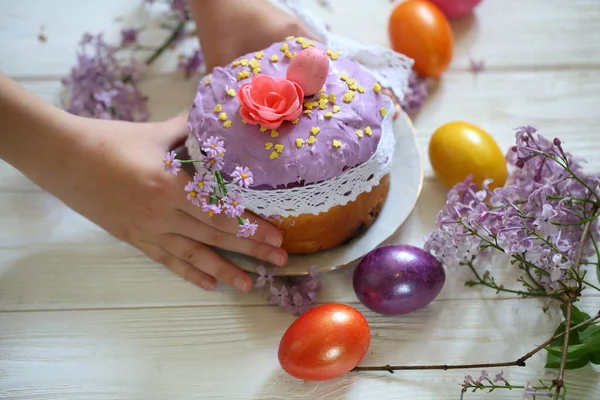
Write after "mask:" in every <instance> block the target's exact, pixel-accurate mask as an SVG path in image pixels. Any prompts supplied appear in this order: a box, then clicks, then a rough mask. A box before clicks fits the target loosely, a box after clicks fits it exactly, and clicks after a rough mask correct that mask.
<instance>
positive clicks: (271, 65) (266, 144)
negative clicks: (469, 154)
mask: <svg viewBox="0 0 600 400" xmlns="http://www.w3.org/2000/svg"><path fill="white" fill-rule="evenodd" d="M306 42H308V41H306ZM283 43H287V45H288V48H289V52H291V53H294V52H296V53H297V52H300V51H302V44H300V43H298V42H297V41H296V39H290V40H286V41H285V42H279V43H275V44H273V45H272V46H270V47H269V48H267V49H265V50H264V51H262V52H259V53H258V54H259V57H257V56H256V54H257V53H250V54H247V55H244V56H242V57H240V58H238V59H236V60H235V62H234V63H232V64H229V65H227V66H226V67H223V68H222V67H217V68H215V69H214V70H213V72H212V73H211V74H210V75H208V76H207V77H206V78H204V79H202V80H201V81H200V83H199V84H198V89H197V92H196V97H195V99H194V103H193V105H192V107H191V110H190V115H189V121H188V125H189V128H190V131H191V133H192V134H193V135H194V137H195V138H196V139H197V140H199V141H204V140H205V139H207V138H208V137H210V136H219V137H221V138H223V140H224V141H225V147H226V149H227V152H226V155H225V166H224V168H223V173H224V174H225V175H226V176H227V175H229V174H230V173H231V172H232V171H233V170H234V168H235V166H237V165H243V166H246V167H248V168H250V169H251V170H252V173H253V175H254V186H253V188H255V189H269V188H284V187H293V186H298V185H307V184H311V183H315V182H320V181H324V180H327V179H330V178H333V177H336V176H339V175H340V174H341V173H342V172H343V171H344V170H346V169H347V168H352V167H354V166H356V165H359V164H361V163H363V162H365V161H367V160H368V159H369V158H370V157H371V155H372V154H373V153H374V152H375V150H376V148H377V144H378V143H379V139H380V137H381V123H382V121H383V115H382V113H381V109H382V108H385V107H388V106H389V104H390V103H389V98H387V96H386V95H384V94H383V93H381V92H380V91H379V90H377V91H376V90H374V85H376V83H377V80H376V78H375V77H374V76H373V75H372V74H371V73H369V72H368V71H367V70H366V69H365V68H363V67H362V66H361V65H360V64H358V63H356V62H354V61H351V60H349V59H346V58H344V57H343V55H338V54H336V53H335V49H331V50H333V53H332V52H331V51H329V52H328V54H330V56H331V61H330V63H329V74H328V76H327V81H326V83H325V85H324V86H323V89H322V91H323V92H324V93H325V94H326V95H327V98H328V99H330V96H331V94H334V95H335V102H334V103H331V102H328V104H327V107H326V109H321V108H320V107H319V106H318V105H316V106H315V107H313V108H312V112H311V113H310V114H305V113H303V114H302V115H301V116H300V117H299V121H297V123H296V124H294V123H292V122H290V121H284V122H283V124H282V125H281V126H280V127H279V128H277V132H278V133H279V135H278V136H277V137H272V136H271V130H270V129H268V130H266V131H264V132H261V130H260V126H259V125H252V124H246V123H244V122H243V121H242V119H241V117H240V114H239V108H240V103H239V100H238V98H237V97H236V96H231V95H228V94H227V91H228V90H230V89H233V90H234V91H235V93H236V94H237V91H238V89H239V87H240V86H241V85H242V84H244V83H247V82H251V81H252V77H253V71H252V70H253V68H252V67H251V66H249V65H245V66H244V65H237V64H238V62H240V61H242V60H246V62H244V64H247V62H249V61H251V60H255V61H252V63H253V64H255V63H256V62H258V63H259V65H260V70H261V71H260V73H261V74H267V75H270V76H272V77H275V78H279V77H285V76H286V72H287V67H288V65H289V64H290V61H291V59H290V58H289V57H286V56H285V52H284V51H282V50H281V47H282V44H283ZM311 43H312V42H311ZM314 45H315V46H316V47H317V48H320V49H322V50H324V51H326V50H328V49H327V48H326V47H324V46H323V45H322V44H320V43H314ZM260 53H263V54H262V57H260ZM273 55H276V56H277V58H278V61H276V62H273V61H272V60H271V57H272V56H273ZM336 56H337V57H336ZM336 58H337V59H336ZM241 71H248V72H249V76H248V77H247V78H245V79H241V80H238V73H239V72H241ZM343 74H345V75H344V77H345V76H347V77H348V79H354V80H355V82H354V85H356V86H355V87H354V90H351V89H350V88H349V84H348V81H347V80H343V79H342V75H343ZM357 88H358V89H357ZM348 92H354V98H353V99H352V100H351V101H350V102H349V103H348V102H345V101H344V95H345V94H346V93H348ZM361 92H362V93H361ZM230 93H231V92H230ZM311 101H317V102H318V101H319V93H317V94H316V95H314V96H308V97H304V99H303V103H307V102H311ZM218 105H220V108H221V110H220V111H218V112H215V107H217V106H218ZM333 106H339V107H340V110H339V111H338V112H335V113H334V112H333ZM303 109H304V110H306V109H307V108H306V107H304V108H303ZM386 111H389V112H393V110H386ZM223 112H224V113H225V114H226V116H227V121H231V122H230V123H231V127H229V128H226V127H225V126H224V122H226V121H223V120H220V119H219V115H220V114H221V113H223ZM326 113H331V114H332V115H331V116H330V117H329V118H326V116H325V115H326ZM314 127H318V128H320V131H319V132H318V134H316V135H312V134H311V129H312V128H314ZM367 127H369V128H370V133H371V134H370V135H369V134H367V133H366V132H365V131H367V132H368V131H369V129H367ZM357 130H359V131H362V137H359V135H360V132H359V134H358V135H357V133H356V131H357ZM310 136H314V142H313V143H312V144H309V143H308V141H309V137H310ZM296 139H302V141H303V143H302V145H301V147H300V148H299V147H298V145H297V141H296ZM334 141H335V143H336V144H338V145H339V144H340V143H341V145H340V146H339V147H335V146H334ZM338 141H339V142H338ZM275 145H283V150H282V151H281V152H278V154H277V158H274V159H272V158H271V157H273V155H272V153H273V152H274V151H276V148H275ZM278 148H279V149H280V150H281V147H280V146H278Z"/></svg>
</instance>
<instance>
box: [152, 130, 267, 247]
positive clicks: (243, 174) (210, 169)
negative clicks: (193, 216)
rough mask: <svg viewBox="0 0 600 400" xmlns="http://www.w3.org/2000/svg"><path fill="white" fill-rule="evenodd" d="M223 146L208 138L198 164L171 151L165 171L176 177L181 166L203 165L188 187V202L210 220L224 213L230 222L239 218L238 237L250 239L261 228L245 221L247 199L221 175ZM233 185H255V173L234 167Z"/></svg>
mask: <svg viewBox="0 0 600 400" xmlns="http://www.w3.org/2000/svg"><path fill="white" fill-rule="evenodd" d="M223 145H224V142H223V141H222V140H220V139H219V138H216V137H214V136H211V137H209V138H208V139H207V140H206V141H204V143H202V154H201V158H200V159H199V160H178V159H177V158H176V154H175V152H173V151H170V152H168V153H166V154H165V156H164V158H163V162H162V168H163V170H164V171H166V172H169V173H171V174H173V175H177V173H178V172H179V170H180V169H181V165H182V163H184V162H193V163H196V162H197V163H201V164H202V166H203V168H202V170H201V171H196V172H195V173H194V177H193V179H192V180H191V181H190V182H188V184H187V185H186V186H185V191H186V193H187V199H188V200H189V201H190V202H191V203H192V204H194V205H195V206H197V207H200V208H202V211H204V212H206V213H207V214H208V215H209V216H210V217H212V216H213V215H215V214H221V213H223V214H225V215H226V216H227V217H229V218H236V219H237V220H238V222H239V224H240V230H239V232H238V234H237V236H240V237H250V236H252V235H254V234H255V233H256V229H257V228H258V225H257V224H256V223H252V222H250V220H249V219H247V218H243V217H242V216H243V214H244V212H245V211H246V209H245V208H244V206H243V205H242V204H243V202H244V198H243V197H242V196H241V194H239V193H238V192H235V191H232V190H228V189H227V185H228V184H229V182H226V181H225V179H224V178H223V176H222V174H221V170H222V169H223V164H224V157H225V147H224V146H223ZM231 183H233V184H234V185H236V186H238V187H242V188H248V187H250V186H251V185H252V184H253V183H254V180H253V177H252V172H251V171H250V170H249V169H248V168H247V167H241V166H237V167H235V169H234V171H233V173H232V182H231Z"/></svg>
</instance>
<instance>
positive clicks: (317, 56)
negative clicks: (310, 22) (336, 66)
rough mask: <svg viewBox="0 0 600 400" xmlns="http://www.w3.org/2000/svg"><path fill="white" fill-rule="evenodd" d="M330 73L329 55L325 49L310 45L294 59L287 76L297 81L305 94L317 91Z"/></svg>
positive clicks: (308, 94) (310, 94) (309, 94)
mask: <svg viewBox="0 0 600 400" xmlns="http://www.w3.org/2000/svg"><path fill="white" fill-rule="evenodd" d="M328 73H329V56H328V55H327V53H325V52H324V51H323V50H321V49H318V48H316V47H309V48H307V49H304V50H302V51H301V52H299V53H298V54H296V56H295V57H294V58H293V59H292V61H291V62H290V65H289V67H288V69H287V74H286V77H287V79H289V80H290V81H294V82H296V83H297V84H298V85H300V87H301V88H302V90H303V91H304V95H305V96H312V95H314V94H315V93H317V92H318V91H319V90H321V88H322V87H323V85H324V84H325V81H326V80H327V74H328Z"/></svg>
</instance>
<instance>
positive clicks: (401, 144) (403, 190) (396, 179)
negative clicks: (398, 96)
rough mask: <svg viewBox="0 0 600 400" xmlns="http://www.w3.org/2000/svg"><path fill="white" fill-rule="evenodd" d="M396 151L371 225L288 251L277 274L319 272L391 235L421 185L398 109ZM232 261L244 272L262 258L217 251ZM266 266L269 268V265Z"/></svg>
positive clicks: (408, 130) (410, 131) (410, 132)
mask: <svg viewBox="0 0 600 400" xmlns="http://www.w3.org/2000/svg"><path fill="white" fill-rule="evenodd" d="M394 133H395V135H396V151H395V153H394V161H393V164H392V171H391V172H390V190H389V194H388V197H387V199H386V201H385V203H384V205H383V207H382V209H381V213H380V214H379V217H377V219H376V221H375V222H374V223H373V225H371V227H370V228H369V229H368V230H367V231H366V232H364V233H362V234H361V235H360V236H357V237H356V238H354V239H353V240H352V241H350V242H348V243H347V244H344V245H342V246H338V247H336V248H333V249H331V250H326V251H322V252H318V253H314V254H309V255H291V256H289V260H288V265H287V266H285V267H283V268H276V271H277V275H279V276H296V275H305V274H307V273H308V269H309V267H310V266H312V265H314V266H316V267H317V268H318V270H319V272H324V271H331V270H334V269H337V268H340V267H343V266H346V265H348V264H350V263H352V262H353V261H356V260H358V259H359V258H362V257H363V256H364V255H366V254H367V253H368V252H370V251H371V250H373V249H374V248H376V247H377V246H379V245H380V244H381V243H383V242H384V241H386V240H387V239H388V238H389V237H390V236H392V235H393V234H394V233H395V232H396V231H397V230H398V228H400V226H401V225H402V224H403V223H404V221H406V219H407V218H408V216H409V215H410V213H411V212H412V211H413V209H414V208H415V204H416V202H417V199H418V198H419V195H420V194H421V188H422V186H423V160H422V157H421V154H420V152H419V147H418V143H417V137H416V136H417V135H416V132H415V129H414V126H413V125H412V122H411V121H410V119H409V118H408V116H407V115H406V114H404V113H402V112H401V113H400V115H399V116H398V118H397V119H396V121H395V122H394ZM220 253H221V254H222V255H223V256H224V257H226V258H227V259H229V260H230V261H231V262H233V263H234V264H235V265H237V266H239V267H240V268H241V269H243V270H245V271H248V272H256V267H257V266H258V265H260V264H263V265H264V264H265V263H264V262H261V261H257V260H256V259H253V258H250V257H248V256H244V255H241V254H237V253H231V252H225V251H221V252H220ZM266 266H267V268H269V269H271V268H270V267H271V266H269V265H266Z"/></svg>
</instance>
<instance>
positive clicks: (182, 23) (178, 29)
mask: <svg viewBox="0 0 600 400" xmlns="http://www.w3.org/2000/svg"><path fill="white" fill-rule="evenodd" d="M184 27H185V21H180V22H179V23H178V24H177V26H176V27H175V29H173V32H171V34H170V35H169V37H168V38H167V39H165V41H164V42H163V44H161V45H160V46H159V47H158V48H157V49H156V51H155V52H154V53H152V54H151V55H150V57H148V59H146V61H145V62H144V63H145V64H146V65H150V64H152V63H153V62H154V61H156V59H157V58H158V57H160V56H161V55H162V53H164V52H165V50H167V49H168V48H169V46H171V45H172V44H173V43H175V41H176V40H177V39H178V38H179V36H180V35H181V32H182V31H183V28H184Z"/></svg>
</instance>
